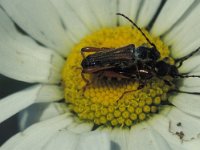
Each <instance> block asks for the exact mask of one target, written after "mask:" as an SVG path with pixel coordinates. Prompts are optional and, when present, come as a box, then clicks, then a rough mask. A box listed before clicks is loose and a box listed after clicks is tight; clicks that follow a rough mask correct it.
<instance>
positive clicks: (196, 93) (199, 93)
mask: <svg viewBox="0 0 200 150" xmlns="http://www.w3.org/2000/svg"><path fill="white" fill-rule="evenodd" d="M169 92H177V93H186V94H194V95H200V92H188V91H181V90H179V89H174V90H170V91H169Z"/></svg>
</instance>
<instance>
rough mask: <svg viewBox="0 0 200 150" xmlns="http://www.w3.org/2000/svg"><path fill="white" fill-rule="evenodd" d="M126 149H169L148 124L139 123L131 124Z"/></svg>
mask: <svg viewBox="0 0 200 150" xmlns="http://www.w3.org/2000/svg"><path fill="white" fill-rule="evenodd" d="M128 145H129V147H128V150H132V149H136V150H147V149H148V150H161V149H162V150H170V149H171V148H170V146H169V145H168V143H167V142H166V141H165V140H164V138H163V137H162V136H161V135H160V134H159V133H157V132H156V131H155V130H153V129H152V128H151V127H150V126H149V125H148V124H146V123H140V124H139V125H136V126H133V127H132V128H131V131H130V137H129V140H128Z"/></svg>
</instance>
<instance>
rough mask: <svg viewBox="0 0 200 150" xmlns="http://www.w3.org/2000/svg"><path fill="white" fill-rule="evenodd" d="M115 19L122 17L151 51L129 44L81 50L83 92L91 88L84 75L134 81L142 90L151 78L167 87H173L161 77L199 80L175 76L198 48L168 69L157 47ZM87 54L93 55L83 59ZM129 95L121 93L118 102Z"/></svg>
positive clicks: (185, 76)
mask: <svg viewBox="0 0 200 150" xmlns="http://www.w3.org/2000/svg"><path fill="white" fill-rule="evenodd" d="M117 15H119V16H122V17H124V18H125V19H127V20H128V21H129V22H130V23H131V24H132V25H133V27H136V28H137V29H138V30H139V31H140V32H141V34H142V35H143V36H144V37H145V39H146V41H147V42H148V43H149V44H150V47H149V46H146V45H147V44H144V45H142V46H139V47H135V45H134V44H133V43H131V44H129V45H127V46H124V47H120V48H97V47H84V48H82V49H81V54H82V57H83V60H82V63H81V66H82V73H81V75H82V78H83V80H84V81H85V82H86V86H85V87H84V91H85V89H86V87H87V86H88V85H89V84H91V83H90V82H89V81H88V80H87V79H86V78H85V77H84V74H85V73H87V74H98V75H99V76H102V77H108V78H120V79H134V80H136V81H138V82H139V87H138V89H141V88H143V87H144V86H145V85H146V81H147V80H149V79H151V78H153V77H158V78H159V79H162V80H164V81H165V83H167V84H169V85H172V83H171V82H170V81H167V80H165V79H163V77H164V76H170V77H172V78H189V77H198V78H200V76H197V75H187V74H181V73H179V72H178V68H179V67H181V66H182V64H183V62H184V61H185V60H187V59H188V58H190V57H191V56H193V55H194V54H196V53H197V52H198V51H199V50H200V48H197V49H196V50H195V51H193V52H191V53H190V54H188V55H186V56H184V57H181V58H178V59H176V60H175V64H174V65H171V64H169V63H168V61H167V60H168V58H164V59H163V60H160V53H159V51H158V50H157V48H156V46H155V45H154V44H153V43H152V42H151V41H150V40H149V39H148V37H147V36H146V35H145V34H144V33H143V32H142V30H141V29H140V28H139V27H138V26H137V25H136V24H135V23H134V22H133V21H132V20H131V19H130V18H128V17H127V16H125V15H124V14H121V13H117ZM87 52H95V53H94V54H90V55H88V56H85V53H87ZM132 91H133V90H132ZM132 91H126V92H124V93H123V94H122V96H121V97H120V98H122V97H123V95H124V94H126V93H128V92H132ZM173 91H174V92H182V93H189V94H199V93H196V92H186V91H180V90H178V89H175V90H173Z"/></svg>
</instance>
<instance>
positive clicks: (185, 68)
mask: <svg viewBox="0 0 200 150" xmlns="http://www.w3.org/2000/svg"><path fill="white" fill-rule="evenodd" d="M199 64H200V56H199V55H197V56H193V57H191V58H189V59H187V60H185V61H184V62H183V65H182V66H181V67H180V68H179V72H181V73H189V72H190V73H191V74H192V73H198V72H200V66H199Z"/></svg>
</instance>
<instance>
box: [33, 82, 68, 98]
mask: <svg viewBox="0 0 200 150" xmlns="http://www.w3.org/2000/svg"><path fill="white" fill-rule="evenodd" d="M63 98H64V89H63V88H62V87H60V86H57V85H43V86H42V88H41V89H40V91H39V93H38V98H37V101H36V102H52V101H57V100H61V99H63Z"/></svg>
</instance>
